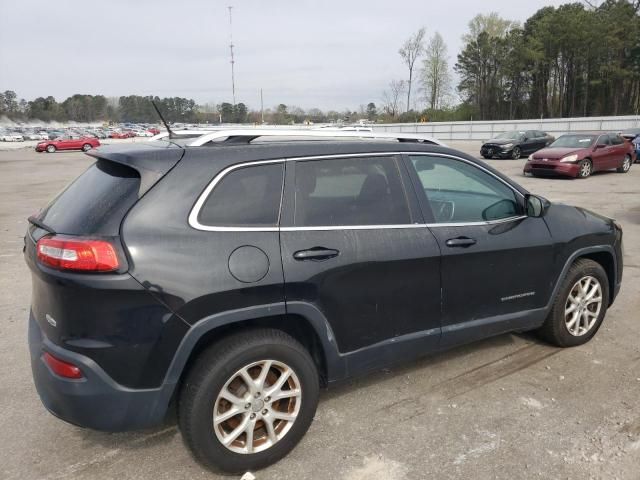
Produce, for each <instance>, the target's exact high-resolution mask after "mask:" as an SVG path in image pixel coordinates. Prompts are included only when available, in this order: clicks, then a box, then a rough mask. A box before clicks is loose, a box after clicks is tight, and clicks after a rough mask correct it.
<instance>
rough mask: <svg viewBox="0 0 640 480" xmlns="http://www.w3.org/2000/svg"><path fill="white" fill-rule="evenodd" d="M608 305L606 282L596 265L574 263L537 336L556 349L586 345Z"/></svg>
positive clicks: (604, 275)
mask: <svg viewBox="0 0 640 480" xmlns="http://www.w3.org/2000/svg"><path fill="white" fill-rule="evenodd" d="M608 305H609V281H608V279H607V274H606V272H605V271H604V269H603V268H602V266H601V265H600V264H599V263H596V262H594V261H593V260H589V259H586V258H582V259H579V260H577V261H576V262H575V263H574V264H573V265H572V266H571V268H569V272H568V273H567V275H566V277H565V279H564V280H563V282H562V285H561V286H560V290H559V291H558V294H557V296H556V299H555V301H554V304H553V307H552V308H551V312H549V316H548V317H547V319H546V320H545V322H544V324H543V325H542V327H540V329H539V333H540V335H541V336H542V337H543V338H545V339H546V340H548V341H549V342H551V343H553V344H554V345H557V346H559V347H573V346H576V345H582V344H583V343H586V342H588V341H589V340H591V338H592V337H593V336H594V335H595V334H596V332H597V331H598V329H599V328H600V325H601V324H602V321H603V320H604V316H605V314H606V312H607V307H608Z"/></svg>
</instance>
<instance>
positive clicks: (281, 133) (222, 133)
mask: <svg viewBox="0 0 640 480" xmlns="http://www.w3.org/2000/svg"><path fill="white" fill-rule="evenodd" d="M183 132H184V133H183V135H188V132H190V133H194V132H195V131H193V130H191V131H188V130H183ZM175 133H179V132H175ZM165 136H166V135H165ZM156 137H159V135H156ZM156 137H154V138H156ZM260 137H307V138H310V137H313V138H372V139H391V140H397V141H399V142H424V143H431V144H434V145H442V146H446V145H445V144H444V143H442V142H441V141H440V140H437V139H435V138H433V137H431V136H429V135H425V134H422V133H404V132H367V131H345V130H337V131H336V130H331V131H327V130H303V129H300V130H287V129H284V128H283V129H275V128H273V129H268V128H252V129H249V128H247V129H237V130H218V131H211V132H207V133H204V134H203V135H200V136H199V137H198V138H196V139H195V140H194V141H193V142H191V143H189V146H190V147H200V146H202V145H204V144H206V143H209V142H212V141H216V140H219V141H221V143H235V144H238V143H239V144H247V143H250V142H251V141H252V140H255V139H256V138H260Z"/></svg>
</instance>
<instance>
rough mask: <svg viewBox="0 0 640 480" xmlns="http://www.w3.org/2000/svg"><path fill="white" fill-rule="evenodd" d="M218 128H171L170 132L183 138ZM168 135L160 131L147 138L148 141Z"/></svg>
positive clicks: (197, 135) (203, 133)
mask: <svg viewBox="0 0 640 480" xmlns="http://www.w3.org/2000/svg"><path fill="white" fill-rule="evenodd" d="M217 130H219V129H216V128H212V129H210V130H202V129H198V130H172V131H171V133H172V134H173V137H174V138H175V137H184V138H192V137H199V136H201V135H205V134H207V133H212V132H215V131H217ZM168 136H169V132H160V133H158V134H157V135H154V136H153V137H151V138H149V141H152V140H161V139H163V138H167V137H168Z"/></svg>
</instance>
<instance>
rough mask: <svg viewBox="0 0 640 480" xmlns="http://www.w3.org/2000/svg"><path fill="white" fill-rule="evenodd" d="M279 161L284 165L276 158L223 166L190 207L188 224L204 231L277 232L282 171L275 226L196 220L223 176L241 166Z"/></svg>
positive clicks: (282, 160)
mask: <svg viewBox="0 0 640 480" xmlns="http://www.w3.org/2000/svg"><path fill="white" fill-rule="evenodd" d="M275 163H281V164H282V165H283V167H284V163H285V161H284V159H277V160H259V161H255V162H244V163H236V164H234V165H230V166H229V167H226V168H224V169H223V170H222V171H221V172H219V173H218V174H217V175H216V176H215V177H214V178H213V180H211V182H210V183H209V185H207V187H206V188H205V189H204V190H203V192H202V193H201V194H200V196H199V197H198V200H196V203H195V204H194V205H193V207H192V208H191V213H189V225H190V226H191V227H193V228H195V229H196V230H202V231H206V232H277V231H279V230H280V227H279V225H280V215H281V213H282V198H283V196H284V176H285V175H284V172H283V175H282V185H281V186H280V204H279V205H278V218H277V221H276V226H274V227H223V226H217V225H204V224H202V223H200V221H199V220H198V216H199V215H200V210H201V209H202V207H203V205H204V204H205V202H206V201H207V199H208V198H209V195H211V193H212V192H213V190H214V188H215V187H216V185H218V183H220V181H222V179H223V178H224V177H226V176H227V175H228V174H230V173H231V172H233V171H235V170H239V169H241V168H246V167H252V166H255V165H268V164H275Z"/></svg>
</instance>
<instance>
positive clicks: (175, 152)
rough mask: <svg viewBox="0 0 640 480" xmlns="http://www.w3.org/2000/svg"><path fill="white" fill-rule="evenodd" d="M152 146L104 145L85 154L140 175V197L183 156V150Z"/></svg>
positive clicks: (172, 147)
mask: <svg viewBox="0 0 640 480" xmlns="http://www.w3.org/2000/svg"><path fill="white" fill-rule="evenodd" d="M158 144H161V142H157V143H155V142H154V144H151V145H149V144H142V143H139V144H135V145H133V144H129V145H105V146H101V147H99V148H96V149H94V150H89V151H88V152H86V154H87V155H89V156H91V157H94V158H96V159H98V160H108V161H110V162H114V163H119V164H121V165H125V166H127V167H130V168H132V169H134V170H135V171H136V172H138V174H139V175H140V192H139V195H140V196H142V195H143V194H144V193H146V192H147V191H148V190H149V189H150V188H151V187H153V186H154V185H155V183H156V182H157V181H158V180H160V179H161V178H162V177H163V176H165V175H166V174H167V172H169V170H171V169H172V168H173V167H174V166H175V165H176V164H177V163H178V162H179V161H180V160H182V157H183V156H184V152H185V150H184V148H178V147H175V146H167V147H159V146H158Z"/></svg>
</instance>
